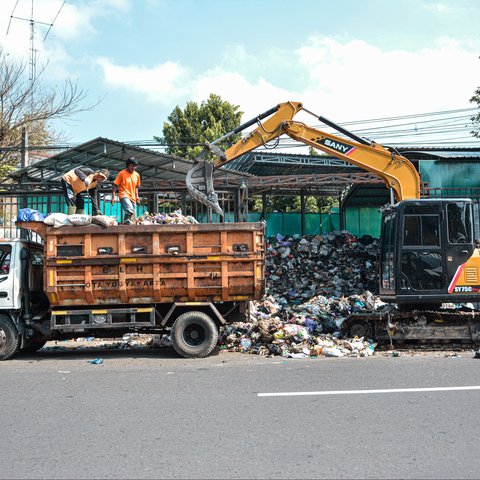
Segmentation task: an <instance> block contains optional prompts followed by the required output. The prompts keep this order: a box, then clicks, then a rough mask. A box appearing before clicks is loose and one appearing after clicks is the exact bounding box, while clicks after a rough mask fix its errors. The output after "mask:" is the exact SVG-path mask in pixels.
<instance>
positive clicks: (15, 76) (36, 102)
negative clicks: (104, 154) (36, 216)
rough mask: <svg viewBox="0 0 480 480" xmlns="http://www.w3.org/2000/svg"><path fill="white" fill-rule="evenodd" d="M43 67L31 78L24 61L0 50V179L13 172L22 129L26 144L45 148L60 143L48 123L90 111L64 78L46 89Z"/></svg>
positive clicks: (79, 92) (81, 92)
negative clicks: (26, 132)
mask: <svg viewBox="0 0 480 480" xmlns="http://www.w3.org/2000/svg"><path fill="white" fill-rule="evenodd" d="M45 68H46V66H44V67H43V68H41V69H40V70H39V73H38V74H37V75H36V77H35V78H34V79H33V81H32V79H30V78H29V75H28V69H27V65H26V63H25V62H16V61H15V60H11V59H10V57H9V56H8V54H7V53H6V52H5V51H4V50H3V49H2V48H1V47H0V177H2V175H3V176H4V175H5V174H6V173H8V171H9V170H10V171H11V170H12V169H15V167H16V166H17V164H18V159H19V152H18V150H19V145H20V141H21V137H22V129H23V127H27V129H28V138H29V144H30V145H38V146H39V145H48V144H52V143H55V142H58V141H59V140H60V138H61V137H60V135H59V134H58V133H56V132H55V131H54V130H53V129H52V128H51V126H50V125H49V122H50V121H51V120H55V119H65V118H67V117H70V116H71V115H73V114H75V113H78V112H81V111H85V110H90V109H91V108H93V107H91V106H90V107H82V106H81V104H82V102H83V100H84V99H85V96H86V93H85V92H84V90H82V89H81V88H79V87H78V85H77V84H76V83H75V82H73V81H71V80H69V79H67V80H65V82H64V83H63V85H61V86H59V87H55V88H49V87H47V86H46V85H45V84H44V83H43V82H42V76H43V73H44V72H45Z"/></svg>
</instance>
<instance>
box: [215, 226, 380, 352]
mask: <svg viewBox="0 0 480 480" xmlns="http://www.w3.org/2000/svg"><path fill="white" fill-rule="evenodd" d="M377 250H378V243H377V240H376V239H374V238H372V237H371V236H363V237H361V238H356V237H355V236H354V235H352V234H350V233H349V232H347V231H336V232H332V233H328V234H324V235H317V236H303V237H302V236H300V235H294V236H291V237H283V236H282V235H277V236H276V237H273V238H270V239H269V240H268V242H267V255H266V279H267V288H266V295H265V297H264V298H263V300H262V301H261V302H254V304H253V308H252V311H251V314H250V319H249V320H250V321H249V322H248V323H247V322H245V323H240V322H239V323H234V324H231V325H228V326H226V327H225V328H224V329H223V331H222V334H221V338H220V344H221V345H222V347H223V348H225V349H227V350H229V351H240V352H248V353H256V354H260V355H282V356H286V357H297V358H300V357H309V356H319V355H323V356H338V357H340V356H369V355H372V354H373V352H374V349H375V345H376V344H374V343H373V342H372V341H369V340H368V339H363V338H362V339H342V338H340V335H339V328H340V326H341V324H342V322H343V321H344V320H345V318H346V317H347V316H348V315H349V314H350V313H354V312H364V311H368V310H375V309H376V308H378V307H380V306H381V305H382V302H381V301H380V300H379V299H378V298H377V297H376V296H374V295H373V294H372V293H371V290H374V291H375V290H376V282H377V276H376V268H375V264H376V254H377Z"/></svg>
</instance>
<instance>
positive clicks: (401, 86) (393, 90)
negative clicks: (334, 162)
mask: <svg viewBox="0 0 480 480" xmlns="http://www.w3.org/2000/svg"><path fill="white" fill-rule="evenodd" d="M297 54H298V59H299V64H300V65H301V67H302V69H304V70H305V71H307V72H308V85H306V87H305V89H304V92H303V93H304V95H305V97H306V98H308V99H309V101H310V102H315V103H316V104H317V105H318V106H319V107H322V110H325V109H326V110H327V111H328V112H331V113H332V114H335V116H336V117H337V118H338V117H339V116H340V117H342V120H346V119H354V118H372V117H374V116H383V115H385V114H391V115H401V114H406V113H414V112H427V111H435V110H445V109H454V108H462V107H468V106H469V105H468V99H469V98H470V95H471V92H473V91H474V89H475V86H476V83H477V82H478V78H480V63H479V62H478V60H477V55H476V54H475V53H474V52H473V51H467V50H465V49H464V48H463V47H462V45H460V44H459V43H458V42H456V41H454V40H451V39H449V38H441V39H439V40H438V41H437V42H436V43H435V44H434V45H432V47H431V48H428V49H421V50H419V51H416V52H410V51H405V50H394V51H382V50H381V49H380V48H378V47H374V46H372V45H369V44H367V43H366V42H363V41H359V40H355V41H351V42H348V43H343V44H342V43H339V42H337V41H335V40H332V39H331V38H325V37H312V38H311V39H310V40H309V42H308V46H306V47H303V48H301V49H299V51H298V52H297ZM304 103H306V100H305V101H304ZM328 114H329V113H328Z"/></svg>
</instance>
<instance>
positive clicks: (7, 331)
mask: <svg viewBox="0 0 480 480" xmlns="http://www.w3.org/2000/svg"><path fill="white" fill-rule="evenodd" d="M19 346H20V335H19V334H18V331H17V329H16V327H15V324H14V323H13V322H12V320H10V318H8V317H4V316H0V360H8V359H9V358H11V357H13V355H15V353H17V350H18V347H19Z"/></svg>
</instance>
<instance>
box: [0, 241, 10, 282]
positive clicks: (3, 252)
mask: <svg viewBox="0 0 480 480" xmlns="http://www.w3.org/2000/svg"><path fill="white" fill-rule="evenodd" d="M11 253H12V247H11V245H0V275H8V274H9V273H10V258H11Z"/></svg>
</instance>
